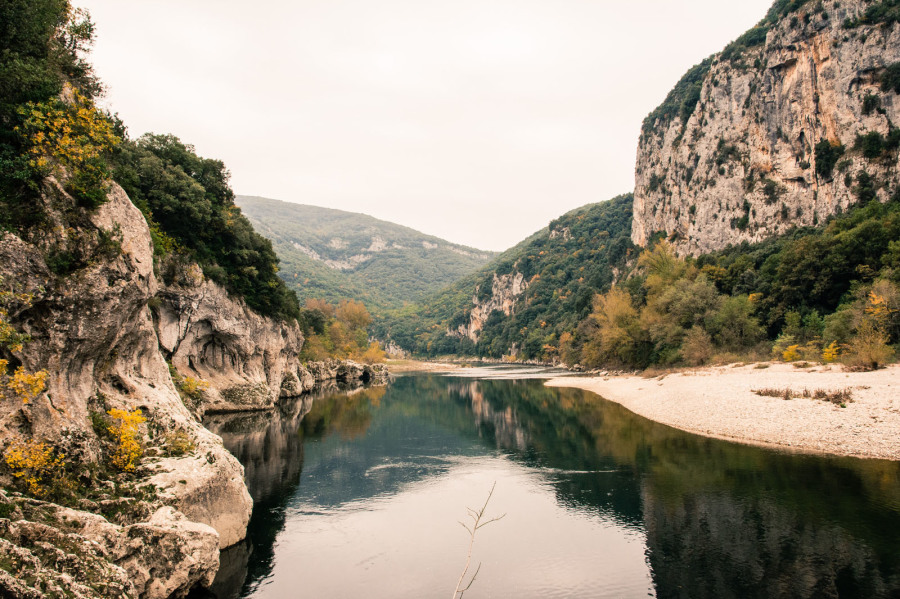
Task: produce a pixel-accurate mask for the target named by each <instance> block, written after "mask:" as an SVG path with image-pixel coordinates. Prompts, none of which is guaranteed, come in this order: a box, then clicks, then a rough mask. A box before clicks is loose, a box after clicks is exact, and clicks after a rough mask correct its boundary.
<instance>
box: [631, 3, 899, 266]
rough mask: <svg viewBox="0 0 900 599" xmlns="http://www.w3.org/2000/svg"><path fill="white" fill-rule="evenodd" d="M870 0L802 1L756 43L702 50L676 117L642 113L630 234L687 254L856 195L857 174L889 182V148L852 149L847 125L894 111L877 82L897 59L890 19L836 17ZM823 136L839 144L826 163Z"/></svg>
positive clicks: (873, 125)
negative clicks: (686, 103)
mask: <svg viewBox="0 0 900 599" xmlns="http://www.w3.org/2000/svg"><path fill="white" fill-rule="evenodd" d="M819 5H821V9H819ZM871 5H872V3H871V2H866V1H865V0H840V1H839V2H838V1H825V2H821V3H816V2H807V3H806V4H805V5H804V6H803V7H802V8H801V9H800V10H799V11H798V12H796V13H793V14H791V15H789V16H787V17H785V18H782V19H781V20H780V21H779V22H778V23H777V24H776V25H775V26H774V27H773V28H772V30H771V31H769V33H768V35H767V37H766V40H765V44H764V45H761V46H758V47H756V48H751V49H749V50H746V51H745V52H743V53H742V54H741V55H739V56H736V57H733V58H731V59H729V60H726V59H724V58H723V57H722V55H721V54H720V55H716V56H715V57H713V59H712V64H711V66H710V67H709V70H708V72H707V73H706V74H705V76H703V77H702V89H701V91H700V95H699V98H700V99H699V102H698V103H697V106H696V108H695V109H694V110H693V112H692V113H691V114H690V116H689V117H688V118H687V120H686V121H683V120H682V118H681V117H679V116H675V117H674V118H672V119H671V120H670V121H666V120H665V119H658V120H656V121H654V122H648V123H645V126H644V130H643V132H642V135H641V140H640V145H639V148H638V155H637V165H636V172H635V198H634V222H633V227H632V239H633V240H634V242H635V243H637V244H639V245H646V244H647V243H648V241H649V240H650V238H651V236H653V235H654V233H658V232H662V233H663V234H664V235H665V237H667V238H669V239H671V240H672V241H673V243H674V244H675V246H676V247H677V249H678V251H679V252H680V253H682V254H685V253H690V254H698V253H702V252H707V251H710V250H717V249H721V248H724V247H726V246H727V245H729V244H734V243H739V242H741V241H750V242H753V241H760V240H762V239H764V238H766V237H768V236H771V235H773V234H778V233H783V232H785V231H787V230H788V229H790V228H792V227H795V226H804V225H814V224H817V223H821V222H824V220H825V219H826V218H827V217H828V216H830V215H832V214H835V213H838V212H841V211H843V210H846V209H847V208H848V207H849V206H850V205H851V204H854V203H856V202H858V201H860V199H861V198H862V197H864V195H862V194H861V191H860V190H861V185H862V183H861V182H862V181H864V179H865V177H866V176H868V177H870V178H871V181H872V187H873V191H874V193H875V197H876V198H877V199H878V200H880V201H887V199H888V198H889V197H890V196H891V194H892V193H894V192H895V190H896V189H897V186H898V184H900V176H898V171H897V161H898V154H900V149H898V148H896V147H894V148H893V149H885V150H884V152H882V153H879V154H878V155H877V156H875V155H871V154H870V155H869V156H868V157H867V156H866V155H865V152H864V151H863V150H862V149H853V148H854V146H855V145H856V143H857V137H858V136H863V135H872V134H878V135H881V136H882V139H884V140H887V139H888V137H889V136H890V135H891V131H892V129H893V126H894V125H895V124H897V123H900V100H898V95H897V90H896V89H894V88H893V86H886V85H883V79H884V76H885V74H886V72H887V69H888V68H889V67H891V66H892V65H896V64H897V63H898V62H900V24H897V23H894V24H893V25H891V26H882V25H872V26H867V25H864V26H859V27H853V28H846V27H845V26H844V23H845V21H847V20H848V19H849V20H850V21H851V22H852V21H853V20H855V19H858V18H859V17H860V16H861V15H863V14H864V13H865V11H866V10H867V8H869V7H870V6H871ZM823 142H824V143H825V144H826V145H832V146H835V147H838V146H843V148H844V149H845V151H844V153H843V154H842V155H840V156H839V157H837V158H836V159H835V158H834V157H832V158H831V161H830V162H831V163H832V164H833V167H832V168H828V166H830V165H828V164H827V163H828V161H827V160H825V159H826V154H827V152H823V151H821V150H820V151H818V152H817V151H816V146H817V145H819V144H822V143H823ZM823 161H824V162H823ZM864 173H865V174H864Z"/></svg>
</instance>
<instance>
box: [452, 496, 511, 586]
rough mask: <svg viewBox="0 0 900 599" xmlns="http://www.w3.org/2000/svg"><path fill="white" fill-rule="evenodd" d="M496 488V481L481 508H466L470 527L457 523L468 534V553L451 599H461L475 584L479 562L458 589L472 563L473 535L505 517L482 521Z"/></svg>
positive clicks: (502, 515)
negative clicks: (470, 576)
mask: <svg viewBox="0 0 900 599" xmlns="http://www.w3.org/2000/svg"><path fill="white" fill-rule="evenodd" d="M496 487H497V481H494V484H493V485H492V486H491V492H490V493H488V496H487V499H486V500H485V501H484V505H483V506H481V509H480V510H474V509H472V508H470V507H469V508H466V511H467V512H468V513H469V517H470V518H471V519H472V522H473V523H472V526H471V527H469V526H467V525H466V524H464V523H462V522H460V523H459V525H460V526H462V527H463V528H465V529H466V532H467V533H469V553H468V555H466V566H465V568H463V571H462V574H460V575H459V580H457V581H456V588H455V589H454V590H453V599H457V598H458V599H462V596H463V594H464V593H465V592H466V591H468V590H469V589H470V588H472V584H473V583H474V582H475V579H476V578H477V577H478V573H479V572H480V571H481V563H480V562H479V564H478V567H477V568H476V569H475V573H474V574H472V578H471V579H469V583H468V584H467V585H466V586H465V587H463V588H460V587H462V584H463V581H464V580H465V579H466V574H468V572H469V566H470V565H471V563H472V548H473V547H474V546H475V533H476V532H478V530H479V529H480V528H484V527H485V526H487V525H488V524H491V523H493V522H496V521H498V520H502V519H503V518H504V517H505V516H506V514H501V515H500V516H496V517H494V518H490V519H488V520H485V519H484V512H486V511H487V506H488V503H490V501H491V497H492V496H493V495H494V489H495V488H496Z"/></svg>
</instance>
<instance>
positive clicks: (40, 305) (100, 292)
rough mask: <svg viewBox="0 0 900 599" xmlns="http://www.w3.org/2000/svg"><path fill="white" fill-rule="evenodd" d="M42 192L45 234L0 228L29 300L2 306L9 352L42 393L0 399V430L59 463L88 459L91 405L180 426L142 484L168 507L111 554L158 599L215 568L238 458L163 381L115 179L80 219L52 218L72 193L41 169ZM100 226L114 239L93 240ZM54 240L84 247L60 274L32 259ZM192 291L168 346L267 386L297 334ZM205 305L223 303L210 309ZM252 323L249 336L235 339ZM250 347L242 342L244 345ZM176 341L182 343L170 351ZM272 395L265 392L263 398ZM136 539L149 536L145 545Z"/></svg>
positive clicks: (95, 451)
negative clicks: (185, 451)
mask: <svg viewBox="0 0 900 599" xmlns="http://www.w3.org/2000/svg"><path fill="white" fill-rule="evenodd" d="M44 201H45V202H46V204H47V206H46V208H47V212H48V214H49V218H50V221H51V223H54V224H55V226H53V227H52V229H51V230H50V232H49V233H47V232H46V230H45V229H42V231H41V235H40V237H38V238H35V239H27V240H23V239H20V238H18V237H16V236H14V235H11V234H4V235H3V236H2V238H0V276H2V277H3V280H4V284H5V285H7V286H12V287H14V288H15V289H17V291H20V292H29V293H32V294H33V295H34V300H33V302H32V306H31V307H30V308H29V307H20V308H14V309H13V310H12V311H11V313H10V316H11V319H12V323H13V325H14V326H15V327H16V328H18V329H19V330H20V331H22V332H24V333H27V334H29V335H30V336H31V338H32V340H31V341H30V342H29V343H27V344H26V345H25V347H24V350H23V351H22V352H20V353H18V354H17V357H18V358H19V359H20V360H21V362H22V365H23V366H24V367H25V368H26V369H27V370H29V371H37V370H41V369H43V370H46V371H48V375H49V376H48V380H47V392H45V393H43V394H42V395H41V396H39V397H38V398H36V399H35V400H34V401H31V402H29V403H28V404H21V403H18V402H0V435H2V437H0V438H2V439H3V440H4V441H8V440H10V439H13V438H15V437H16V436H20V435H24V436H33V437H34V438H36V439H42V440H47V441H49V442H52V443H65V444H67V447H66V451H65V453H66V454H67V456H68V458H69V459H70V460H85V461H96V460H97V459H99V457H100V444H99V441H98V439H97V437H96V435H95V433H94V431H93V428H92V426H91V420H90V412H91V411H92V410H95V411H104V410H107V409H110V408H121V409H125V410H134V409H137V408H140V409H141V410H142V411H143V413H144V415H145V416H146V417H147V419H148V421H149V424H152V426H153V427H154V428H155V429H156V431H157V435H163V434H165V432H166V431H174V430H180V431H183V432H185V433H186V434H187V435H188V436H189V437H190V439H191V440H192V441H193V442H194V444H195V446H196V449H195V451H194V452H192V453H191V454H189V455H187V456H185V457H182V458H167V459H163V460H160V461H158V462H157V463H156V464H153V465H152V467H153V469H154V472H155V475H154V477H153V482H154V483H156V484H158V485H159V486H160V487H161V489H160V493H161V497H162V499H163V501H164V502H165V503H167V504H168V506H169V507H167V508H166V509H167V510H168V511H166V512H157V514H156V515H154V516H153V517H152V518H151V519H150V520H149V521H148V522H146V523H144V524H142V525H140V526H144V528H135V529H133V530H134V531H135V533H134V536H133V538H132V539H131V542H132V543H133V544H134V551H133V552H132V553H131V554H130V556H131V557H130V558H129V560H130V561H127V562H124V561H123V562H122V564H123V567H124V568H125V570H127V571H128V573H129V575H130V576H131V578H132V580H133V582H134V584H135V588H137V589H138V592H139V593H141V596H146V597H167V596H169V595H170V594H172V593H173V592H175V591H174V590H175V589H184V590H185V591H186V590H187V589H188V588H190V586H192V585H194V584H195V583H204V582H208V581H209V580H211V578H212V576H214V574H215V571H216V569H217V567H218V547H219V545H221V546H222V547H225V546H228V545H231V544H233V543H236V542H237V541H239V540H241V539H242V538H243V537H244V536H245V532H246V524H247V522H248V521H249V517H250V511H251V509H252V502H251V499H250V496H249V493H248V492H247V489H246V486H245V485H244V482H243V468H242V467H241V465H240V463H239V462H238V461H237V460H236V459H235V458H234V457H233V456H232V455H231V454H230V453H228V452H227V451H226V450H225V449H224V447H223V446H222V442H221V439H220V438H219V437H217V436H215V435H213V434H212V433H210V432H208V431H206V430H205V429H204V428H203V427H202V426H201V425H200V424H199V423H198V422H197V421H196V420H195V419H194V418H193V417H192V416H191V414H190V413H189V412H188V410H187V408H186V407H185V405H184V404H183V403H182V400H181V398H180V396H179V394H178V392H177V390H176V389H175V387H174V385H173V383H172V380H171V377H170V375H169V369H168V365H167V364H166V362H165V360H164V358H163V355H162V353H161V352H160V345H161V344H160V339H159V337H158V336H157V331H156V329H155V328H154V323H153V318H152V316H151V311H150V308H148V303H149V302H150V300H151V299H152V298H153V297H154V296H155V295H156V293H157V292H158V291H159V287H160V285H159V283H158V282H157V280H156V278H155V276H154V271H153V249H152V245H151V239H150V232H149V229H148V228H147V224H146V222H145V220H144V218H143V215H142V214H141V213H140V211H138V210H137V208H135V207H134V205H133V204H132V203H131V202H130V200H129V199H128V197H127V196H126V194H125V193H124V192H123V191H122V189H121V188H119V187H118V186H115V185H114V186H113V187H112V189H111V191H110V193H109V201H108V202H107V203H105V204H104V205H102V206H101V207H100V208H99V209H97V210H96V211H94V212H92V213H87V219H89V220H88V222H79V223H78V226H77V228H76V227H72V226H66V223H65V221H64V216H63V215H64V214H65V213H66V211H67V210H69V211H71V210H72V208H73V206H74V201H73V200H72V198H71V197H69V196H67V195H66V194H65V193H64V192H63V191H62V190H61V189H60V188H59V187H58V186H57V185H55V182H53V181H52V180H51V181H50V183H49V184H48V188H47V191H46V193H45V198H44ZM101 231H102V232H104V233H105V235H106V236H107V237H109V238H111V239H113V240H116V241H117V243H118V245H119V246H120V247H121V249H119V248H118V247H115V245H114V244H113V246H112V247H110V244H107V245H106V246H104V245H102V244H100V243H99V242H98V240H99V239H101V236H100V235H99V232H101ZM63 251H64V252H69V253H71V254H72V255H74V256H81V257H83V258H84V263H83V265H82V266H81V267H80V268H78V269H76V270H75V271H74V272H72V273H69V274H64V276H60V275H57V274H54V273H53V272H52V271H51V270H50V268H49V267H48V266H47V261H46V259H45V257H46V256H48V255H49V256H52V255H54V253H59V252H63ZM199 288H200V290H202V293H204V294H206V295H207V296H208V297H210V298H214V299H215V300H216V303H213V304H212V307H204V306H203V305H202V304H203V302H200V304H199V305H198V306H197V309H196V311H195V313H200V314H205V315H207V316H208V317H209V319H208V321H204V322H207V324H206V325H199V324H198V325H194V323H197V322H198V321H196V320H191V319H190V318H187V319H183V320H179V321H177V322H178V323H182V324H183V323H185V322H186V323H187V326H185V327H183V328H182V329H181V331H182V333H183V334H181V339H180V342H179V341H178V340H179V334H171V331H170V330H168V329H166V330H165V334H166V335H169V336H168V337H167V338H166V340H167V342H171V341H172V340H173V339H174V340H175V341H176V347H174V351H175V354H176V355H177V356H178V357H179V358H180V357H181V356H186V357H185V359H189V358H190V356H192V355H193V353H192V352H195V351H196V356H197V359H198V360H199V359H200V358H202V359H203V360H204V361H199V362H197V364H198V365H199V366H201V367H202V366H204V365H206V364H212V363H213V362H212V360H214V359H219V360H220V362H219V363H220V364H224V365H226V366H232V367H233V368H235V369H237V370H236V373H229V372H226V373H224V374H220V375H218V378H216V382H221V383H223V384H224V383H234V384H238V383H240V382H241V381H252V382H257V381H258V382H260V383H264V382H268V381H269V379H268V378H267V377H272V380H271V382H272V384H273V385H274V389H276V390H277V389H279V388H280V384H281V380H280V376H281V375H280V372H281V369H282V368H283V364H281V363H280V362H279V360H280V359H281V356H282V355H283V354H286V353H288V352H289V351H290V349H289V348H293V347H297V348H298V349H299V344H301V343H302V336H300V334H299V331H296V332H294V333H292V332H291V331H290V330H287V329H277V328H276V329H275V330H274V331H272V330H271V329H270V328H265V326H264V325H263V324H262V323H261V322H259V320H257V321H254V320H253V319H252V318H250V319H249V320H250V323H251V324H249V325H248V324H246V323H245V324H243V325H241V324H239V323H237V322H234V321H232V320H231V319H232V318H233V319H237V318H238V317H242V316H243V315H242V313H241V310H242V309H243V308H242V307H241V306H239V305H237V304H235V303H234V302H232V305H230V306H227V305H226V304H225V300H224V297H225V296H224V292H222V291H221V290H220V289H215V288H213V287H211V286H209V285H208V284H201V285H200V287H199ZM235 306H237V307H235ZM216 310H221V312H222V314H220V315H217V316H216V318H213V313H214V312H216ZM203 326H207V328H208V330H210V331H213V332H215V334H220V335H232V336H233V337H232V338H230V339H228V343H226V344H225V345H224V347H225V348H235V347H239V348H241V351H240V352H237V351H235V350H233V349H227V350H226V351H218V348H221V347H223V345H222V344H219V345H215V344H213V342H212V341H211V340H209V339H208V338H205V337H204V336H203V335H202V334H201V333H195V332H194V331H195V330H198V331H199V330H207V329H203V328H202V327H203ZM217 327H218V328H217ZM253 327H257V328H253ZM161 330H162V329H161ZM184 331H186V333H184ZM262 331H265V332H267V333H273V334H275V335H277V336H278V339H279V340H281V341H280V342H281V344H282V345H281V346H278V347H280V349H278V350H276V349H275V347H276V345H274V344H275V341H274V340H272V339H270V338H268V337H265V336H263V335H262ZM253 334H257V335H258V336H257V338H255V339H250V340H246V339H241V338H240V336H241V335H253ZM204 339H206V340H207V341H208V342H207V341H204ZM186 341H187V342H186ZM269 342H271V343H269ZM192 344H195V345H192ZM256 344H258V346H256V348H255V349H254V348H252V347H250V346H251V345H256ZM179 350H181V351H182V352H184V353H182V354H178V351H179ZM281 350H283V351H281ZM217 351H218V353H217ZM230 351H231V352H233V354H232V353H229V352H230ZM232 355H233V356H234V357H231V356H232ZM204 374H206V371H204ZM226 390H227V387H226ZM276 393H277V391H276ZM271 395H272V393H271V392H267V393H266V401H270V397H271ZM149 442H151V441H149V440H148V443H149ZM145 461H147V462H148V463H149V462H151V461H152V460H145ZM182 481H184V482H182ZM135 526H138V525H135ZM161 529H165V531H167V532H165V534H166V535H168V537H167V538H170V540H171V542H170V541H163V540H161V538H160V537H159V534H162V533H161V532H160V530H161ZM142 530H145V531H151V532H153V534H152V535H151V534H150V533H149V532H148V533H147V534H145V533H143V532H140V531H142ZM201 537H202V538H201ZM141 539H143V541H142V540H141ZM149 539H154V540H152V546H151V541H150V540H149ZM179 539H180V540H179ZM178 543H181V544H184V543H188V544H189V545H190V546H191V547H192V549H190V550H189V551H187V550H186V551H185V552H181V553H179V552H176V551H175V549H174V544H178ZM142 544H143V545H142ZM210 544H211V545H210ZM154 552H156V553H154ZM153 555H155V556H156V557H155V558H153V559H155V560H156V562H155V564H154V565H147V562H146V560H145V558H147V559H150V557H152V556H153ZM117 559H118V558H117ZM119 561H121V560H119ZM145 566H146V571H147V572H148V573H150V574H148V578H147V579H146V580H144V581H143V582H142V581H141V579H140V577H139V576H137V574H136V573H137V572H139V571H141V569H142V568H144V567H145ZM142 589H143V590H142Z"/></svg>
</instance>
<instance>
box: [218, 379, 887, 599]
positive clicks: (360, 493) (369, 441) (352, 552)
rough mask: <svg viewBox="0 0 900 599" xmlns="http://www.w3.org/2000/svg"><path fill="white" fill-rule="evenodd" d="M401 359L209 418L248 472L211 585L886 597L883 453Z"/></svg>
mask: <svg viewBox="0 0 900 599" xmlns="http://www.w3.org/2000/svg"><path fill="white" fill-rule="evenodd" d="M485 374H488V375H489V374H490V373H489V372H487V373H486V372H484V371H482V372H480V373H474V374H473V373H463V376H453V377H445V376H438V375H412V376H405V377H401V378H399V379H397V380H396V381H395V382H394V383H393V384H392V385H390V386H389V387H387V388H384V387H381V388H377V387H376V388H369V389H365V390H361V391H357V392H351V393H349V394H346V393H340V392H334V393H331V394H325V395H321V396H319V397H316V398H311V397H307V398H302V399H301V400H298V401H296V402H294V403H292V404H290V405H288V406H285V407H282V408H281V409H280V411H277V412H276V413H275V414H274V415H273V414H252V415H229V416H215V417H212V418H211V419H210V421H209V422H208V423H207V424H208V426H209V427H210V428H211V429H212V430H213V431H214V432H217V433H219V434H221V435H222V437H223V439H224V440H225V444H226V446H227V447H228V448H229V449H230V450H231V451H232V452H233V453H234V454H235V455H236V456H237V457H238V458H239V459H240V461H241V462H242V463H243V464H244V466H245V468H246V476H247V482H248V485H249V488H250V492H251V494H252V495H253V499H254V501H255V507H254V514H253V519H252V521H251V524H250V531H249V538H248V541H247V543H244V544H241V545H239V546H238V547H235V548H232V549H229V550H227V551H225V552H223V556H222V570H221V572H220V574H219V577H218V578H217V581H216V584H215V587H214V593H215V596H217V597H218V598H219V599H236V598H239V597H246V598H250V597H252V598H254V599H275V598H277V599H282V598H301V597H309V598H323V597H324V598H328V597H335V598H344V597H346V598H352V597H366V598H376V599H378V598H385V599H387V598H390V599H398V598H410V599H413V598H415V599H421V598H430V597H443V598H449V597H450V596H451V595H452V593H453V589H454V587H455V585H456V579H457V577H458V576H459V573H460V571H461V569H462V566H463V563H464V561H465V558H466V550H467V544H468V536H467V533H466V532H465V531H464V530H463V529H462V528H461V527H460V526H459V524H458V523H457V521H459V520H463V519H464V518H465V517H466V507H467V506H470V507H476V506H480V505H481V504H482V503H483V502H484V500H485V498H486V496H487V493H488V491H489V490H490V488H491V486H492V484H493V483H494V482H495V481H496V491H495V493H494V496H493V498H492V500H491V503H490V505H489V506H488V510H487V511H488V514H489V515H501V514H506V516H505V518H503V519H502V520H500V521H499V522H496V523H493V524H491V525H489V526H488V527H486V528H483V529H482V530H481V531H479V533H478V535H477V537H476V542H475V554H474V562H475V564H476V565H477V563H479V562H481V563H482V564H483V565H482V567H481V571H480V573H479V575H478V579H477V580H476V582H475V584H474V585H473V586H472V589H471V590H470V591H469V592H468V593H467V594H466V598H467V599H478V598H480V597H515V598H530V597H535V598H538V597H540V598H552V597H567V598H587V597H592V598H593V597H648V596H656V597H685V598H688V597H689V598H703V597H710V598H712V597H716V598H728V597H740V598H744V597H900V464H898V463H894V462H884V461H874V460H867V461H865V460H855V459H843V458H823V457H814V456H803V455H792V454H786V453H779V452H775V451H770V450H764V449H759V448H753V447H745V446H740V445H735V444H732V443H726V442H722V441H716V440H711V439H705V438H702V437H697V436H694V435H689V434H686V433H682V432H680V431H677V430H674V429H671V428H668V427H665V426H662V425H658V424H655V423H653V422H650V421H648V420H645V419H643V418H640V417H638V416H635V415H634V414H632V413H630V412H628V411H627V410H625V409H624V408H622V407H620V406H618V405H616V404H613V403H610V402H607V401H604V400H602V399H599V398H597V397H596V396H594V395H591V394H588V393H583V392H581V391H578V390H574V389H548V388H545V387H544V386H543V385H542V383H541V381H540V380H532V379H527V378H526V379H519V380H508V379H504V378H502V377H501V378H499V379H497V378H494V379H491V378H479V377H481V376H484V375H485Z"/></svg>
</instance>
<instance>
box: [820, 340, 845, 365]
mask: <svg viewBox="0 0 900 599" xmlns="http://www.w3.org/2000/svg"><path fill="white" fill-rule="evenodd" d="M840 355H841V348H840V347H839V346H838V344H837V341H832V342H831V344H830V345H829V346H828V347H826V348H825V349H823V350H822V361H823V362H825V363H826V364H831V363H832V362H834V361H835V360H837V359H838V357H839V356H840Z"/></svg>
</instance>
